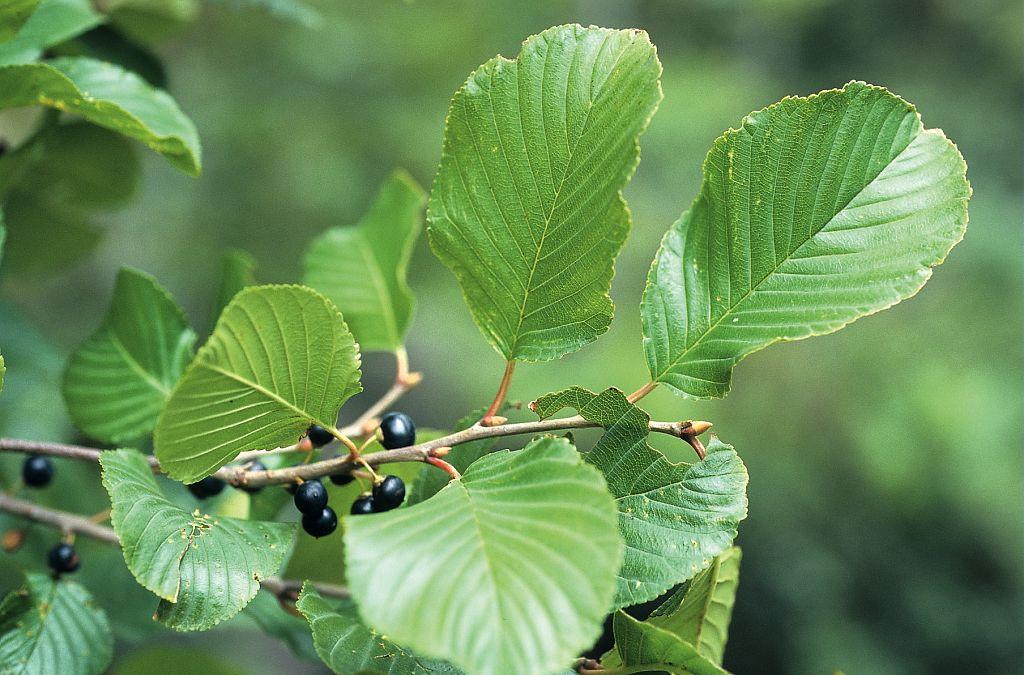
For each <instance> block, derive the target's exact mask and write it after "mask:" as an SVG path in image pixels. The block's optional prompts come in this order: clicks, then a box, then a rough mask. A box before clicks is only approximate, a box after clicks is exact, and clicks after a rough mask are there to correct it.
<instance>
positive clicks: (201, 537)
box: [100, 450, 295, 631]
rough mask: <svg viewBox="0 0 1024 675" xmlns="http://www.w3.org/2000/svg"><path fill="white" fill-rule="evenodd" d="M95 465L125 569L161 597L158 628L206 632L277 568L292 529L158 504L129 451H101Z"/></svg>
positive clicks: (161, 500) (145, 470)
mask: <svg viewBox="0 0 1024 675" xmlns="http://www.w3.org/2000/svg"><path fill="white" fill-rule="evenodd" d="M100 464H101V465H102V467H103V486H104V487H105V488H106V490H107V493H108V494H109V495H110V503H111V507H112V508H111V515H110V522H111V524H112V525H113V526H114V531H115V532H116V533H117V537H118V539H119V540H120V542H121V549H122V552H123V553H124V560H125V563H126V564H127V565H128V569H129V570H130V571H131V573H132V575H134V576H135V578H136V579H137V580H138V582H139V584H141V585H142V586H143V587H145V588H146V589H148V590H150V591H152V592H153V593H155V594H156V595H157V596H159V597H160V598H161V601H160V605H159V607H158V608H157V612H156V618H157V619H158V620H159V621H160V622H161V623H163V624H165V625H167V626H169V627H171V628H174V629H175V630H181V631H195V630H209V629H210V628H212V627H213V626H215V625H216V624H218V623H220V622H221V621H224V620H225V619H229V618H231V617H232V616H234V615H235V614H237V613H238V612H239V611H241V609H242V608H243V607H245V606H246V605H247V604H248V603H249V601H251V600H252V599H253V597H255V595H256V592H257V591H258V590H259V586H260V585H259V580H260V579H265V578H266V577H268V576H272V575H274V574H277V572H278V570H279V569H280V567H281V565H282V563H283V562H284V558H285V554H286V553H287V552H288V549H289V548H290V546H291V543H292V540H293V539H294V535H295V525H294V524H290V523H265V522H259V521H252V520H239V519H236V518H228V517H223V516H210V515H208V514H202V513H200V512H199V511H198V509H197V510H196V511H195V512H192V513H189V512H188V511H185V510H184V509H181V508H179V507H178V506H176V505H174V504H173V503H171V502H170V501H169V500H168V499H167V498H166V497H164V495H163V493H162V492H161V491H160V488H159V486H158V485H157V483H156V479H155V478H154V477H153V470H152V468H151V467H150V465H149V462H147V461H146V458H145V457H144V456H143V455H141V454H140V453H138V452H136V451H135V450H107V451H106V452H104V453H103V454H102V455H101V456H100Z"/></svg>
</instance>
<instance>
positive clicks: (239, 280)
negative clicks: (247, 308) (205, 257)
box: [214, 250, 256, 316]
mask: <svg viewBox="0 0 1024 675" xmlns="http://www.w3.org/2000/svg"><path fill="white" fill-rule="evenodd" d="M254 285H256V260H255V258H253V257H252V256H251V255H249V254H248V253H246V252H245V251H237V250H232V251H228V252H226V253H225V254H224V255H223V256H221V259H220V281H219V282H218V284H217V305H216V307H214V316H220V313H221V312H223V311H224V308H225V307H227V306H228V303H230V302H231V299H232V298H234V297H235V296H236V295H238V294H239V292H241V290H242V289H243V288H245V287H246V286H254Z"/></svg>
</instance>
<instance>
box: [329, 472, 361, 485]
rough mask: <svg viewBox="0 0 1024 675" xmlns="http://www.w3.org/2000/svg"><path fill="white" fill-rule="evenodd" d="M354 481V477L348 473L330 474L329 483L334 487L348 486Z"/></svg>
mask: <svg viewBox="0 0 1024 675" xmlns="http://www.w3.org/2000/svg"><path fill="white" fill-rule="evenodd" d="M355 479H356V477H355V476H353V475H352V474H350V473H332V474H331V482H332V483H334V484H335V485H348V484H349V483H351V482H352V481H354V480H355Z"/></svg>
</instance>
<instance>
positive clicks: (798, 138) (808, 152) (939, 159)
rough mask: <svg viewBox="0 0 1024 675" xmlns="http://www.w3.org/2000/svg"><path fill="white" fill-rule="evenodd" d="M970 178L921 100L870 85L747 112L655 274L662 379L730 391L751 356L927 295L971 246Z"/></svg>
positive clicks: (654, 327) (647, 331)
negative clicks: (961, 249) (737, 369)
mask: <svg viewBox="0 0 1024 675" xmlns="http://www.w3.org/2000/svg"><path fill="white" fill-rule="evenodd" d="M966 171H967V167H966V164H964V160H963V158H962V157H961V156H960V153H959V152H958V151H957V149H956V146H954V145H953V144H952V143H951V142H950V141H949V140H948V139H947V138H946V137H945V136H944V135H943V134H942V132H941V131H939V130H936V129H931V130H925V129H924V128H923V127H922V125H921V119H920V116H919V115H918V114H917V111H916V110H915V109H914V108H913V106H911V105H910V104H908V103H907V102H905V101H903V100H902V99H900V98H898V97H896V96H894V95H893V94H890V93H889V92H888V91H886V90H885V89H882V88H880V87H875V86H871V85H867V84H864V83H862V82H851V83H850V84H847V85H846V86H845V87H843V88H842V89H840V90H829V91H824V92H821V93H820V94H816V95H814V96H810V97H808V98H799V97H797V98H786V99H784V100H783V101H781V102H779V103H777V104H775V105H773V106H769V107H768V108H765V109H764V110H761V111H758V112H755V113H752V114H751V115H749V116H747V117H746V118H744V120H743V122H742V125H741V128H740V129H733V130H730V131H727V132H726V133H725V135H723V136H722V137H721V138H719V139H718V140H717V141H715V143H714V145H713V146H712V148H711V151H710V152H709V153H708V157H707V159H706V160H705V162H704V182H703V184H702V186H701V190H700V194H699V195H698V197H697V199H696V200H695V201H694V203H693V205H692V206H691V207H690V210H689V211H687V212H686V213H684V214H683V217H682V218H681V219H680V220H679V221H678V222H676V223H675V224H674V225H673V226H672V228H671V229H670V230H669V231H668V234H666V235H665V239H664V240H663V241H662V244H661V249H660V250H659V251H658V255H657V257H656V258H655V261H654V265H653V266H652V267H651V271H650V275H649V276H648V280H647V289H646V290H645V292H644V299H643V306H642V310H641V314H642V318H643V333H644V349H645V351H646V354H647V364H648V367H649V368H650V371H651V377H652V379H653V380H654V381H655V382H663V383H665V384H667V385H668V386H669V387H671V388H672V389H673V390H674V391H675V392H676V393H679V394H682V395H685V396H690V397H694V398H716V397H719V398H720V397H722V396H725V395H726V393H728V391H729V385H730V380H731V376H732V369H733V367H734V366H735V365H736V363H738V362H739V361H740V360H741V359H742V358H743V357H745V356H746V355H747V354H750V353H751V352H754V351H757V350H759V349H763V348H764V347H767V346H768V345H770V344H772V343H774V342H778V341H780V340H797V339H800V338H805V337H809V336H812V335H822V334H825V333H831V332H834V331H836V330H839V329H840V328H842V327H843V326H845V325H846V324H848V323H850V322H851V321H854V320H855V319H857V318H858V317H861V316H865V315H868V314H873V313H874V312H878V311H880V310H883V309H885V308H887V307H891V306H892V305H894V304H896V303H897V302H899V301H900V300H903V299H904V298H908V297H910V296H912V295H914V294H915V293H916V292H917V291H918V290H920V288H921V287H922V286H923V285H924V283H925V282H926V281H927V280H928V279H929V277H930V276H931V273H932V270H931V268H932V267H934V266H935V265H938V264H939V263H941V262H942V261H943V260H944V259H945V257H946V254H947V253H949V250H950V249H951V248H952V247H953V246H954V245H955V244H956V243H957V242H959V241H960V239H961V238H962V237H963V234H964V229H965V227H966V225H967V200H968V199H969V197H970V194H971V189H970V186H969V185H968V183H967V178H966Z"/></svg>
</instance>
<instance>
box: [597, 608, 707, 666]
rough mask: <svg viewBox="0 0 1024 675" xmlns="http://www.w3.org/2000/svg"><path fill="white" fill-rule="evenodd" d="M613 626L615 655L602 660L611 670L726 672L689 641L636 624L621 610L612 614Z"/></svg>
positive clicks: (657, 628)
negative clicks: (609, 665) (618, 668)
mask: <svg viewBox="0 0 1024 675" xmlns="http://www.w3.org/2000/svg"><path fill="white" fill-rule="evenodd" d="M612 626H613V630H614V632H615V655H614V657H613V658H612V659H605V661H607V662H609V663H611V664H614V665H613V667H618V664H621V666H622V667H623V670H625V672H632V673H638V672H652V673H669V674H670V675H724V674H725V672H726V671H725V670H723V669H722V668H721V666H718V665H716V664H715V663H713V662H712V661H711V660H710V659H708V658H707V657H706V656H703V655H702V654H701V653H700V652H698V651H697V648H696V647H694V646H693V645H692V644H690V643H689V642H686V641H684V640H682V639H681V638H680V637H678V636H677V635H673V634H672V633H670V632H669V631H667V630H665V629H663V628H659V627H658V626H655V625H654V624H652V623H647V622H645V621H638V620H637V619H634V618H633V617H631V616H630V615H629V614H626V613H625V612H623V611H622V610H619V611H618V612H616V613H615V618H614V619H613V621H612ZM605 661H602V663H604V662H605ZM626 669H629V670H626Z"/></svg>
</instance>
